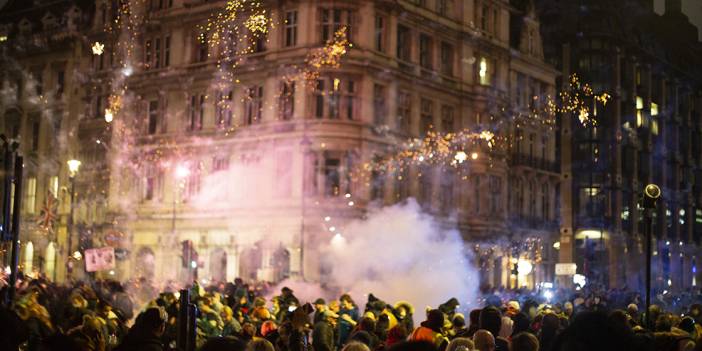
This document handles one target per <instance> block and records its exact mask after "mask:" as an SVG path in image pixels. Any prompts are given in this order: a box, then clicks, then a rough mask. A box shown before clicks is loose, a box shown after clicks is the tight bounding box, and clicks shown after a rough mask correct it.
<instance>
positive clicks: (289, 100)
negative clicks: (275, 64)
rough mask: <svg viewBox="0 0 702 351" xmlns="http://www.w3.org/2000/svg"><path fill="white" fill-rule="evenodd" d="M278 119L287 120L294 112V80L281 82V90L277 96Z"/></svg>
mask: <svg viewBox="0 0 702 351" xmlns="http://www.w3.org/2000/svg"><path fill="white" fill-rule="evenodd" d="M278 101H279V108H280V119H282V120H284V121H287V120H291V119H292V118H293V114H294V113H295V82H283V83H282V91H281V92H280V96H279V97H278Z"/></svg>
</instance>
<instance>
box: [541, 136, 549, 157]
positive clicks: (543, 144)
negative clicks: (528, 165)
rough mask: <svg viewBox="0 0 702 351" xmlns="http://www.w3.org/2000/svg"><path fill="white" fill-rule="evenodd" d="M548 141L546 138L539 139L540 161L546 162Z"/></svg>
mask: <svg viewBox="0 0 702 351" xmlns="http://www.w3.org/2000/svg"><path fill="white" fill-rule="evenodd" d="M547 150H548V139H547V138H546V137H541V160H543V161H547V160H548V154H547V152H548V151H547Z"/></svg>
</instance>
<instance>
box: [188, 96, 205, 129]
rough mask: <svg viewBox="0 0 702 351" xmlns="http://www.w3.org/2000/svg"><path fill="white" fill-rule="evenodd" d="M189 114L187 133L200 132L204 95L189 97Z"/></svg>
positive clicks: (203, 112) (203, 113)
mask: <svg viewBox="0 0 702 351" xmlns="http://www.w3.org/2000/svg"><path fill="white" fill-rule="evenodd" d="M189 108H190V111H189V112H190V113H189V114H188V115H189V116H188V117H189V121H188V131H191V132H192V131H197V130H202V122H203V119H204V115H205V111H204V109H205V95H203V94H199V95H192V96H190V106H189Z"/></svg>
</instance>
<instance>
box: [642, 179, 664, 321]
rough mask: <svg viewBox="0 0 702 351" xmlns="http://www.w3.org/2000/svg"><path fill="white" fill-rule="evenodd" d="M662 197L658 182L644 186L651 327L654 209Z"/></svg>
mask: <svg viewBox="0 0 702 351" xmlns="http://www.w3.org/2000/svg"><path fill="white" fill-rule="evenodd" d="M660 197H661V189H660V188H659V187H658V185H656V184H649V185H646V187H645V188H644V196H643V208H644V217H645V220H646V223H645V231H646V233H645V234H646V328H649V329H650V328H651V312H650V311H649V309H650V306H651V236H652V233H651V232H652V231H653V211H655V209H656V202H657V201H658V199H659V198H660Z"/></svg>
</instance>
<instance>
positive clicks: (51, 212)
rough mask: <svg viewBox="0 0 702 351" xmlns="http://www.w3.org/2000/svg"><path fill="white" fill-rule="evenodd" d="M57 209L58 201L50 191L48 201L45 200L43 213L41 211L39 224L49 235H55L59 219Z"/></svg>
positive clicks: (42, 208)
mask: <svg viewBox="0 0 702 351" xmlns="http://www.w3.org/2000/svg"><path fill="white" fill-rule="evenodd" d="M57 209H58V201H56V198H55V197H54V194H52V193H51V192H50V191H48V192H47V194H46V200H44V204H43V205H42V207H41V211H39V217H38V219H37V224H38V225H39V227H41V228H42V229H44V230H45V231H46V232H47V233H49V234H53V233H54V229H55V227H56V220H57V219H58V214H57Z"/></svg>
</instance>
